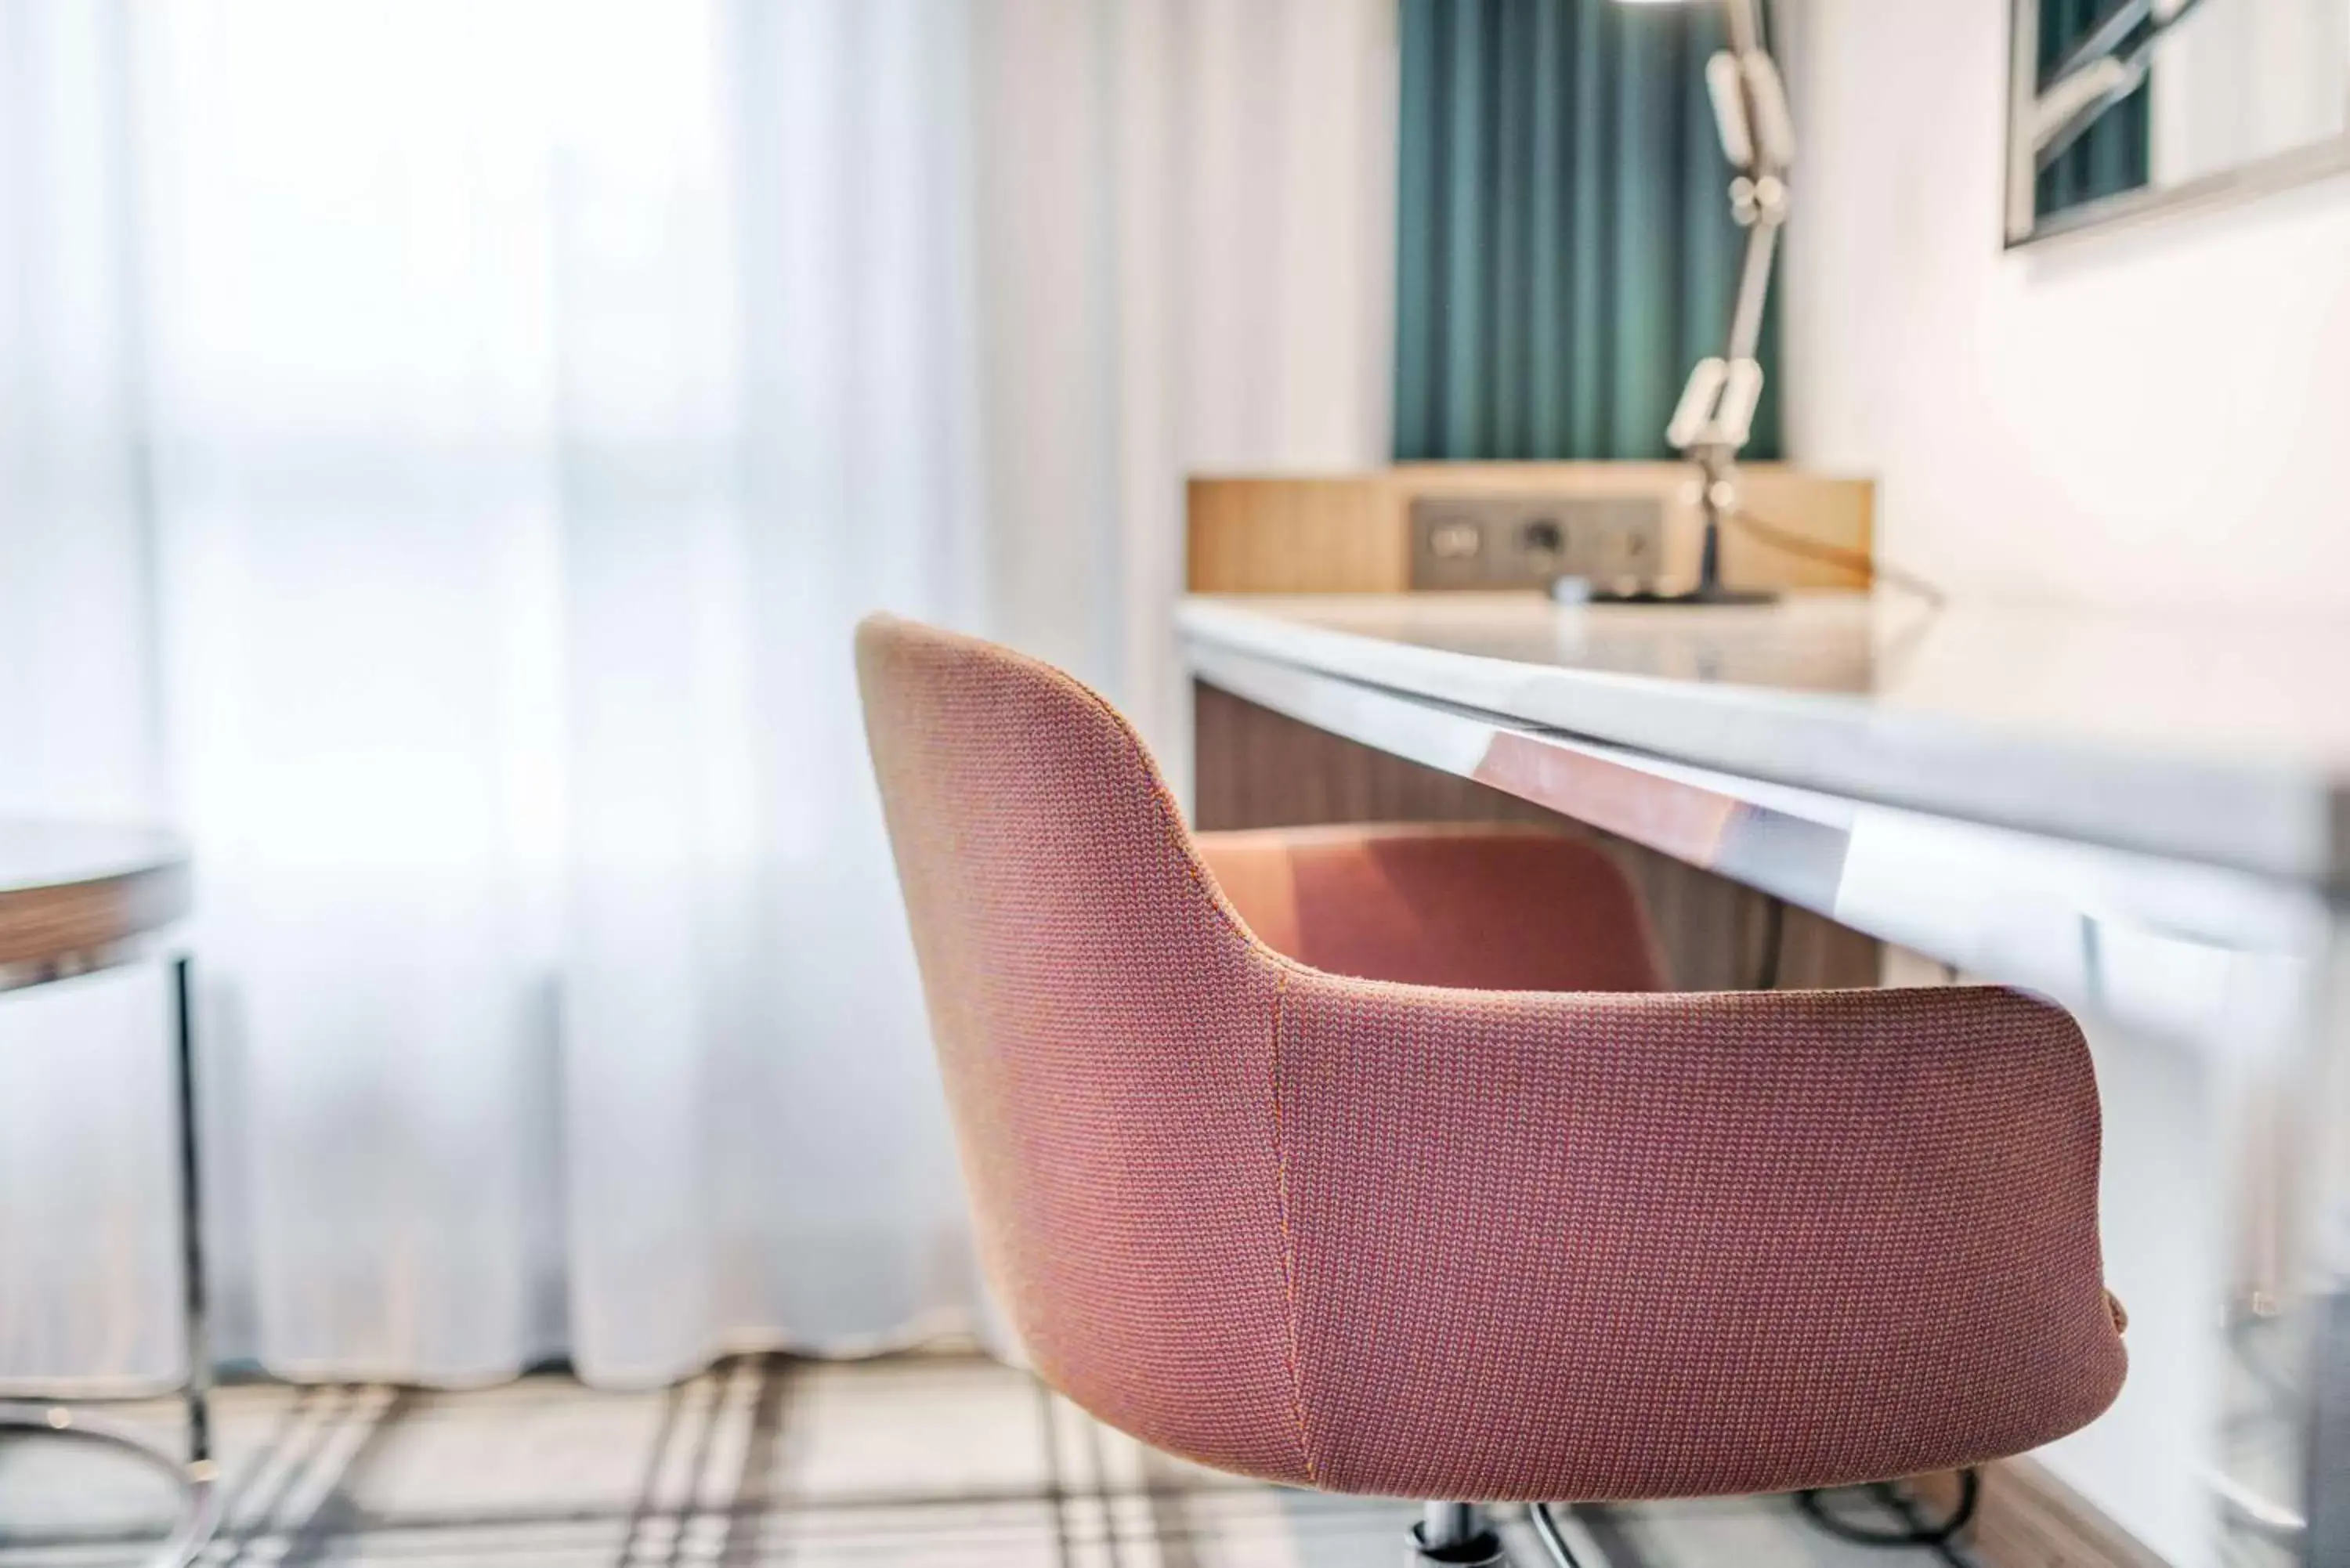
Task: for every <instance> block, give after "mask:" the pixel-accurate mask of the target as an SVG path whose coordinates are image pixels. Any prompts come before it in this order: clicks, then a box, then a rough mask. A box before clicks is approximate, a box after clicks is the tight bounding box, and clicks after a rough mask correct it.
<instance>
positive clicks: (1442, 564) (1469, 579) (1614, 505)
mask: <svg viewBox="0 0 2350 1568" xmlns="http://www.w3.org/2000/svg"><path fill="white" fill-rule="evenodd" d="M1664 556H1665V504H1664V503H1663V502H1662V501H1661V500H1659V499H1658V498H1656V497H1654V496H1638V495H1623V496H1615V495H1498V494H1497V495H1416V496H1414V497H1412V500H1411V586H1412V587H1414V588H1438V589H1441V588H1485V589H1493V588H1547V587H1550V586H1551V585H1552V584H1553V583H1555V582H1556V581H1558V579H1560V578H1561V577H1584V578H1588V579H1589V580H1590V581H1591V582H1592V583H1594V584H1595V585H1596V586H1598V587H1604V588H1610V589H1616V588H1638V587H1652V586H1654V584H1655V582H1656V580H1657V576H1658V574H1659V572H1661V571H1662V570H1663V567H1664Z"/></svg>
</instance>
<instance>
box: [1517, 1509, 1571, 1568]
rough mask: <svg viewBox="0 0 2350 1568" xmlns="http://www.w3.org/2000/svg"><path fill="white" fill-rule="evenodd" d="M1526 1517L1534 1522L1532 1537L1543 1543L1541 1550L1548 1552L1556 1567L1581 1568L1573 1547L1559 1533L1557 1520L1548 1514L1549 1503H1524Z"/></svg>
mask: <svg viewBox="0 0 2350 1568" xmlns="http://www.w3.org/2000/svg"><path fill="white" fill-rule="evenodd" d="M1526 1517H1527V1518H1528V1519H1529V1520H1531V1521H1533V1522H1534V1538H1535V1539H1536V1540H1538V1541H1540V1542H1542V1543H1543V1550H1544V1551H1545V1552H1549V1553H1550V1560H1551V1561H1552V1562H1553V1563H1556V1564H1558V1568H1583V1564H1582V1563H1581V1562H1580V1561H1579V1560H1578V1559H1577V1558H1576V1557H1575V1551H1574V1549H1573V1548H1572V1547H1570V1546H1568V1545H1567V1543H1566V1537H1565V1536H1564V1535H1562V1534H1560V1533H1559V1529H1558V1521H1557V1520H1555V1519H1553V1518H1552V1517H1551V1514H1550V1504H1548V1503H1546V1502H1530V1503H1528V1504H1526Z"/></svg>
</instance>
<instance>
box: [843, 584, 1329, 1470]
mask: <svg viewBox="0 0 2350 1568" xmlns="http://www.w3.org/2000/svg"><path fill="white" fill-rule="evenodd" d="M857 652H858V677H859V681H860V684H861V686H862V688H863V692H864V699H865V711H866V732H867V736H868V742H869V743H870V745H871V748H872V753H873V762H874V767H875V771H876V773H877V775H878V776H879V782H880V788H881V795H882V800H883V803H884V807H885V810H886V812H887V814H888V818H889V834H890V839H891V842H892V844H893V846H895V851H896V855H897V859H898V871H899V881H900V883H901V885H902V887H903V890H904V893H905V899H906V908H907V911H908V915H909V917H910V920H911V922H912V926H913V932H914V941H915V948H916V951H917V953H918V955H919V957H920V963H921V970H922V979H923V989H924V992H925V993H926V997H927V1000H928V1002H929V1004H930V1011H931V1028H932V1033H933V1035H934V1037H935V1040H936V1043H937V1048H938V1052H939V1057H940V1064H941V1069H942V1071H943V1073H944V1075H945V1077H946V1080H947V1088H948V1097H949V1101H950V1104H951V1107H952V1110H953V1114H954V1119H955V1123H956V1127H957V1133H958V1137H959V1139H960V1141H961V1145H962V1159H963V1167H964V1172H965V1176H966V1179H967V1180H968V1182H969V1184H970V1187H971V1190H972V1202H973V1207H974V1209H975V1210H976V1213H977V1218H978V1224H979V1231H980V1237H981V1245H982V1248H983V1252H984V1254H985V1261H986V1262H987V1265H988V1269H989V1273H990V1277H991V1279H992V1281H993V1283H994V1285H995V1287H996V1289H997V1291H998V1292H999V1293H1000V1294H1001V1295H1002V1297H1003V1302H1004V1304H1005V1307H1006V1310H1007V1311H1008V1312H1009V1314H1011V1316H1012V1319H1013V1322H1014V1326H1015V1327H1016V1328H1017V1330H1018V1331H1019V1333H1020V1335H1021V1337H1022V1340H1023V1342H1024V1345H1025V1347H1026V1349H1027V1351H1028V1354H1029V1355H1030V1356H1031V1357H1032V1358H1033V1360H1034V1361H1035V1365H1036V1366H1037V1368H1038V1370H1039V1372H1040V1373H1041V1374H1042V1375H1043V1376H1045V1378H1046V1379H1047V1381H1049V1382H1051V1383H1052V1384H1053V1385H1054V1386H1056V1387H1058V1388H1060V1389H1061V1390H1062V1391H1063V1392H1065V1393H1066V1394H1068V1395H1069V1396H1070V1397H1072V1398H1074V1399H1076V1401H1077V1402H1078V1403H1080V1404H1082V1405H1084V1406H1085V1407H1087V1408H1088V1409H1090V1410H1092V1411H1093V1412H1094V1413H1095V1414H1097V1415H1098V1416H1100V1417H1103V1418H1105V1419H1107V1420H1108V1421H1110V1422H1111V1423H1112V1424H1113V1425H1115V1426H1118V1427H1119V1428H1123V1429H1124V1430H1126V1431H1128V1432H1131V1433H1133V1434H1134V1435H1136V1436H1138V1437H1140V1438H1144V1439H1145V1440H1147V1441H1149V1442H1151V1443H1154V1444H1156V1445H1157V1446H1159V1447H1160V1448H1164V1449H1169V1450H1170V1451H1173V1452H1176V1453H1180V1454H1183V1455H1186V1456H1188V1457H1191V1458H1193V1459H1200V1460H1201V1461H1202V1462H1205V1463H1209V1464H1213V1465H1218V1466H1221V1467H1222V1468H1224V1469H1234V1470H1240V1471H1243V1472H1246V1473H1249V1474H1254V1475H1264V1476H1274V1477H1283V1478H1286V1479H1291V1480H1298V1481H1304V1480H1306V1479H1307V1478H1306V1477H1305V1475H1304V1474H1303V1473H1302V1472H1301V1471H1300V1470H1299V1468H1298V1463H1297V1454H1298V1440H1297V1422H1298V1418H1299V1417H1298V1413H1297V1411H1296V1409H1295V1403H1296V1399H1297V1394H1296V1384H1295V1377H1294V1373H1293V1368H1292V1367H1291V1366H1290V1364H1289V1355H1290V1350H1289V1345H1288V1339H1287V1334H1286V1330H1285V1324H1286V1323H1287V1321H1288V1319H1287V1316H1286V1312H1285V1301H1284V1261H1283V1255H1282V1252H1281V1250H1280V1246H1279V1241H1278V1238H1279V1236H1280V1233H1281V1224H1282V1214H1281V1210H1280V1205H1279V1200H1278V1184H1279V1182H1280V1180H1281V1172H1280V1170H1279V1169H1278V1168H1276V1161H1275V1158H1274V1148H1275V1142H1274V1129H1273V1126H1272V1123H1271V1121H1270V1117H1271V1116H1273V1115H1274V1099H1273V1083H1274V1066H1275V1064H1274V1022H1275V1012H1274V1010H1275V1008H1276V1006H1277V1005H1278V997H1279V970H1280V967H1281V966H1280V963H1279V961H1278V960H1276V959H1274V958H1273V957H1272V956H1271V955H1270V954H1269V953H1267V952H1266V951H1265V950H1263V949H1262V948H1260V947H1259V946H1257V944H1255V943H1254V942H1253V940H1252V939H1251V938H1250V937H1249V935H1248V934H1247V932H1246V930H1245V929H1244V928H1243V927H1242V925H1241V924H1240V922H1239V921H1238V919H1236V917H1235V916H1234V915H1233V914H1232V911H1231V909H1229V907H1228V906H1227V905H1226V904H1225V903H1224V900H1223V898H1222V896H1221V894H1220V893H1219V892H1218V891H1217V890H1216V887H1215V884H1214V882H1213V880H1212V879H1211V877H1209V876H1208V875H1207V873H1206V872H1205V870H1204V869H1203V868H1202V867H1201V865H1200V863H1199V860H1198V858H1197V857H1196V856H1194V854H1193V853H1192V851H1191V846H1190V841H1189V836H1188V835H1187V833H1186V831H1185V829H1184V826H1183V823H1182V820H1181V817H1180V813H1179V812H1178V810H1177V808H1176V805H1175V804H1174V801H1173V799H1172V798H1171V797H1170V795H1169V794H1168V792H1167V789H1166V786H1165V784H1163V783H1162V782H1161V780H1160V779H1159V774H1158V772H1157V770H1156V769H1155V767H1154V766H1153V765H1152V763H1151V762H1150V759H1149V754H1148V753H1147V752H1146V751H1145V750H1144V748H1143V746H1142V744H1141V742H1140V741H1139V738H1138V737H1137V736H1136V735H1135V734H1134V732H1133V731H1132V730H1131V729H1130V728H1129V727H1128V725H1127V723H1126V722H1125V721H1124V720H1123V719H1121V718H1120V717H1119V716H1118V713H1116V712H1115V711H1113V710H1111V709H1110V708H1109V707H1108V706H1107V704H1106V703H1105V702H1103V701H1102V700H1101V699H1100V698H1098V697H1097V696H1096V695H1095V694H1094V693H1092V692H1091V691H1087V689H1086V688H1085V687H1083V686H1081V685H1079V684H1078V683H1077V682H1076V681H1075V680H1071V679H1070V678H1069V677H1068V676H1066V675H1064V674H1062V673H1061V672H1060V671H1058V670H1054V669H1052V668H1051V667H1050V666H1047V665H1045V664H1041V663H1038V662H1036V661H1035V660H1032V659H1024V658H1023V657H1021V656H1019V655H1017V654H1014V653H1013V652H1011V651H1009V650H1007V649H1002V648H998V647H996V646H994V645H993V644H989V643H984V642H980V641H977V640H975V639H969V638H963V637H958V636H954V635H952V634H950V633H947V632H941V631H938V630H934V629H931V628H926V627H921V626H917V625H914V624H911V623H909V622H906V621H900V620H895V619H889V618H873V619H869V620H868V621H866V622H865V623H864V624H863V625H862V626H861V627H859V628H858V638H857Z"/></svg>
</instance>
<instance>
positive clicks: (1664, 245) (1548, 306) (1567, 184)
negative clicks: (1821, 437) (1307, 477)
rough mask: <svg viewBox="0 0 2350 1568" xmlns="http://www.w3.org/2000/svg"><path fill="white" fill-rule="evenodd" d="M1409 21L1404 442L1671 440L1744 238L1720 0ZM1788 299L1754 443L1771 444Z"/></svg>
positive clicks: (1410, 14)
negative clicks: (1714, 80) (1712, 84)
mask: <svg viewBox="0 0 2350 1568" xmlns="http://www.w3.org/2000/svg"><path fill="white" fill-rule="evenodd" d="M1402 29H1403V31H1402V46H1403V48H1402V52H1403V82H1402V95H1403V96H1402V113H1401V126H1400V133H1401V148H1400V167H1399V182H1398V202H1397V211H1398V221H1397V266H1396V379H1395V454H1396V456H1397V457H1398V458H1399V459H1402V460H1407V461H1409V460H1418V459H1429V458H1655V457H1666V456H1669V455H1671V449H1670V448H1669V447H1668V446H1667V445H1666V444H1665V424H1666V421H1668V420H1669V418H1670V417H1671V415H1672V409H1673V404H1674V402H1675V400H1677V399H1678V398H1679V395H1680V389H1681V384H1682V382H1683V381H1685V380H1686V379H1688V376H1689V371H1690V366H1691V365H1693V364H1695V363H1696V362H1697V360H1698V359H1699V358H1701V357H1703V356H1705V355H1708V354H1719V353H1720V352H1721V347H1722V340H1723V338H1724V337H1725V336H1726V334H1727V333H1728V331H1729V327H1730V310H1731V298H1732V296H1733V294H1734V293H1735V290H1736V287H1737V281H1738V279H1737V274H1738V262H1739V255H1740V250H1741V246H1742V243H1743V236H1742V234H1740V232H1739V230H1738V228H1737V226H1736V225H1735V224H1734V223H1732V222H1731V217H1730V202H1729V197H1728V187H1729V182H1730V178H1731V171H1730V166H1729V163H1728V162H1727V161H1725V160H1724V159H1723V157H1722V154H1721V141H1720V140H1719V138H1718V136H1717V134H1716V132H1715V130H1714V124H1713V111H1712V109H1711V106H1710V105H1709V103H1708V102H1707V99H1706V93H1705V61H1706V58H1707V57H1708V56H1710V55H1711V54H1712V53H1713V51H1714V50H1716V49H1718V48H1720V47H1721V44H1722V22H1721V16H1720V13H1719V8H1718V7H1716V6H1712V5H1688V6H1648V5H1623V4H1620V3H1619V0H1402ZM1797 129H1798V132H1799V133H1800V130H1801V128H1800V127H1798V128H1797ZM1796 177H1797V201H1798V207H1797V213H1798V217H1797V222H1798V223H1800V222H1801V216H1800V214H1801V206H1800V202H1801V177H1802V170H1801V168H1800V166H1799V167H1798V168H1797V171H1796ZM1773 297H1774V298H1775V297H1776V295H1775V291H1774V295H1773ZM1775 317H1776V311H1775V308H1774V309H1773V311H1772V312H1771V313H1770V314H1769V315H1766V317H1765V318H1764V330H1763V367H1764V369H1765V371H1766V373H1767V378H1768V379H1767V381H1766V388H1767V389H1766V392H1765V395H1764V398H1763V406H1762V409H1761V410H1760V411H1759V414H1758V417H1757V420H1756V422H1755V427H1754V441H1753V443H1752V446H1751V447H1749V449H1748V454H1749V455H1750V456H1754V457H1775V456H1777V455H1778V453H1779V447H1780V421H1779V398H1778V392H1777V387H1778V373H1777V359H1778V342H1779V330H1778V324H1777V321H1776V319H1775Z"/></svg>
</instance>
